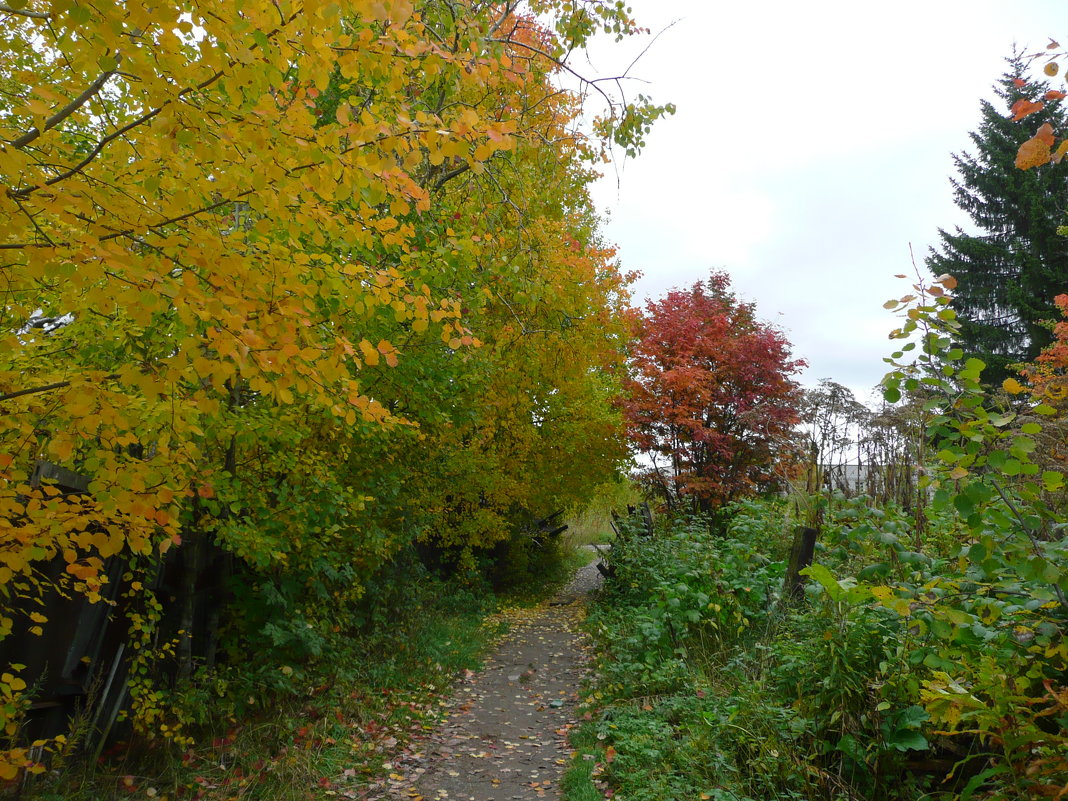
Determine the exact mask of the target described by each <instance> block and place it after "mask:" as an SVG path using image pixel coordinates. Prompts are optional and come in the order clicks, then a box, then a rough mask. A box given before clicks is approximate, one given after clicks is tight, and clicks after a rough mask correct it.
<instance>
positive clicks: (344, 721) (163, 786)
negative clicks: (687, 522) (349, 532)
mask: <svg viewBox="0 0 1068 801" xmlns="http://www.w3.org/2000/svg"><path fill="white" fill-rule="evenodd" d="M588 556H589V555H588V554H587V553H585V552H582V553H578V552H575V551H573V550H571V549H567V548H564V547H561V546H559V545H558V544H553V545H551V546H550V547H548V548H538V549H536V550H534V551H530V550H528V552H521V551H520V550H519V549H515V548H513V549H510V550H509V551H508V552H505V553H503V554H497V555H496V557H497V558H495V559H494V560H493V561H492V562H487V563H486V564H485V565H484V566H483V571H482V575H483V576H485V578H484V579H481V580H475V581H472V577H471V576H470V575H468V576H466V577H462V578H461V577H454V578H453V579H450V580H446V579H442V578H439V577H436V576H434V575H432V574H430V573H428V572H426V571H421V570H418V569H417V568H415V567H414V566H413V565H411V564H409V566H408V568H407V569H406V570H407V574H406V576H405V581H404V582H403V583H398V585H397V588H395V589H396V590H397V591H391V590H390V589H389V588H388V587H386V586H383V587H381V588H378V589H377V591H376V601H375V606H374V607H373V608H372V607H370V606H368V607H367V608H366V609H365V610H364V611H363V612H362V613H361V614H362V619H363V620H364V624H363V625H362V626H361V627H360V628H359V630H356V631H352V632H350V633H349V634H348V635H347V636H340V637H338V638H337V640H336V641H335V642H332V643H331V647H330V649H329V654H330V657H329V659H322V660H314V661H307V662H305V663H304V664H301V665H298V667H297V669H296V670H294V671H293V672H288V671H287V675H284V676H280V677H269V679H268V680H262V679H258V678H255V677H257V675H258V674H257V671H256V664H257V660H256V655H255V654H249V655H248V657H247V660H242V661H237V662H235V663H232V664H230V665H227V666H225V667H223V668H219V669H216V670H214V671H211V672H203V673H202V674H201V675H200V677H199V678H198V679H196V680H195V681H193V682H191V683H190V684H188V685H186V686H184V687H182V688H181V690H180V691H176V692H175V693H174V700H173V702H174V703H176V704H182V705H185V706H187V707H189V709H188V710H187V711H188V714H187V715H186V717H187V719H196V720H199V721H201V722H200V724H199V725H198V726H197V727H196V728H195V729H193V730H191V732H190V733H191V735H192V737H191V739H192V740H193V741H194V742H195V744H194V745H191V746H187V747H185V748H181V749H178V748H176V747H175V746H174V745H173V744H170V743H167V742H165V741H163V740H159V739H156V740H146V739H144V738H138V737H136V736H131V737H130V738H129V739H125V740H121V741H119V742H115V743H112V744H111V745H110V747H109V748H108V750H107V751H105V752H104V753H103V754H102V755H101V757H100V758H99V760H97V761H96V762H90V761H88V760H87V759H86V758H85V756H86V755H85V753H84V752H83V751H79V749H77V748H76V747H75V748H72V749H70V751H71V753H72V756H71V757H70V758H68V759H67V760H65V761H64V760H62V759H60V760H57V761H55V762H54V763H53V765H52V769H51V770H50V771H48V772H47V773H45V774H43V775H41V776H37V777H34V778H33V779H31V780H29V781H28V782H26V783H24V784H23V785H22V786H21V787H20V788H18V789H17V790H16V794H17V795H18V797H20V798H22V799H27V800H28V801H30V800H32V801H117V799H129V798H131V797H134V798H152V799H156V800H157V801H179V800H180V799H195V800H196V801H222V800H223V799H234V798H241V799H249V801H304V799H309V798H320V797H327V796H337V797H349V798H356V797H360V795H361V794H362V792H363V789H362V788H364V786H365V785H366V784H367V782H368V780H369V779H371V778H373V777H375V776H379V775H382V774H383V773H384V772H387V771H388V767H387V766H388V764H389V760H390V758H391V755H393V754H395V753H397V752H398V751H399V750H400V749H402V748H403V747H404V746H405V744H406V743H407V742H408V741H409V739H410V738H411V737H412V736H413V734H415V733H418V732H419V731H422V730H425V729H428V728H431V727H433V726H434V724H435V722H436V721H437V720H438V717H439V713H440V712H441V710H442V709H443V707H444V705H445V702H446V697H447V693H448V691H449V687H450V685H451V683H452V681H453V680H454V678H455V676H456V675H457V674H459V673H462V672H463V671H465V670H475V669H477V668H478V667H479V663H480V659H481V656H482V654H483V653H484V652H485V651H486V649H487V648H488V646H489V645H490V644H492V643H493V642H495V641H496V640H498V639H499V638H500V636H502V635H503V634H504V633H505V632H506V630H507V627H508V619H509V613H508V608H509V607H513V606H524V605H529V604H531V603H534V602H536V601H538V600H539V599H541V598H544V597H546V596H547V595H548V594H551V593H552V592H554V591H555V590H556V589H557V588H558V587H559V586H560V584H561V583H562V582H563V581H564V580H565V579H566V578H567V577H568V576H569V575H570V574H571V572H573V568H574V566H575V565H576V564H578V563H579V562H581V561H582V560H583V559H588ZM495 578H501V579H502V581H510V582H513V583H512V585H511V588H510V591H509V592H507V593H506V594H495V593H494V592H493V591H492V588H491V585H492V583H493V580H494V579H495ZM383 581H384V582H386V583H389V576H384V577H383ZM400 587H403V592H400V591H399V588H400ZM82 735H84V732H79V731H74V732H72V735H71V740H72V742H75V743H76V742H77V740H78V739H79V737H80V736H82Z"/></svg>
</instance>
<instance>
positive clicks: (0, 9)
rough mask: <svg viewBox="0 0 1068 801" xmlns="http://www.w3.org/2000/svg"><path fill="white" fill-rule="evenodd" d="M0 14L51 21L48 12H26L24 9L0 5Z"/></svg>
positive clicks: (50, 15)
mask: <svg viewBox="0 0 1068 801" xmlns="http://www.w3.org/2000/svg"><path fill="white" fill-rule="evenodd" d="M0 14H14V15H15V16H16V17H29V18H30V19H41V20H50V19H52V14H51V12H48V11H27V10H26V9H24V8H12V7H11V6H7V5H0Z"/></svg>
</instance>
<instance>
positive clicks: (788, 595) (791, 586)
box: [782, 526, 817, 601]
mask: <svg viewBox="0 0 1068 801" xmlns="http://www.w3.org/2000/svg"><path fill="white" fill-rule="evenodd" d="M816 534H817V531H816V529H814V528H811V527H810V526H798V527H797V528H796V529H794V541H793V543H792V544H791V545H790V561H789V563H788V564H787V566H786V579H785V581H784V582H783V588H782V594H783V598H784V599H785V600H787V601H791V600H793V601H800V600H801V599H802V598H804V595H805V577H804V576H802V575H801V571H802V570H804V569H805V568H806V567H808V566H809V565H811V564H812V557H813V556H814V555H815V553H816Z"/></svg>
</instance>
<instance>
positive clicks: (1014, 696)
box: [872, 275, 1068, 791]
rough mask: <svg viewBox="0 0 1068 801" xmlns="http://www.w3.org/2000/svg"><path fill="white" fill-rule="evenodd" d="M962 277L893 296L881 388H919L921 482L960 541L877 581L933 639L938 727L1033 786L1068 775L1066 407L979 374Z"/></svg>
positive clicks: (992, 770)
mask: <svg viewBox="0 0 1068 801" xmlns="http://www.w3.org/2000/svg"><path fill="white" fill-rule="evenodd" d="M900 277H904V276H900ZM956 283H957V282H956V280H955V279H954V278H953V277H952V276H949V275H943V276H941V277H939V278H936V279H935V280H934V281H933V282H925V281H923V280H922V279H921V280H919V281H917V282H916V283H915V284H914V285H913V291H912V292H910V293H909V294H906V295H904V296H903V297H901V298H899V299H896V300H892V301H889V302H888V303H887V304H886V307H887V308H888V309H891V310H893V311H894V312H895V313H897V314H898V315H899V316H900V317H901V318H902V324H901V326H900V327H899V328H897V329H896V330H895V331H893V332H892V333H891V335H890V336H891V338H892V339H895V340H902V341H903V344H902V346H901V347H900V349H899V350H897V351H896V352H895V353H893V354H892V355H891V357H890V358H888V359H886V361H887V363H888V364H889V365H890V366H891V370H890V372H889V373H888V374H887V375H886V377H885V378H884V379H883V389H884V393H883V394H884V397H885V398H886V400H887V401H888V402H891V403H896V402H898V401H899V400H900V399H901V398H902V396H903V395H909V396H911V397H916V396H920V397H921V398H923V405H922V409H923V413H924V416H925V423H926V431H927V440H928V447H927V449H926V458H925V459H924V460H923V462H922V463H920V464H919V465H917V469H918V470H919V473H920V477H919V480H920V484H921V486H922V487H925V488H926V489H927V492H928V494H929V496H930V498H931V506H932V508H933V509H934V510H935V511H936V512H938V511H943V512H950V513H951V514H952V513H954V512H955V521H954V523H953V524H954V525H955V526H957V542H958V543H959V544H958V545H957V546H956V550H955V552H953V553H950V554H946V556H948V557H950V560H949V561H948V562H937V563H935V564H939V565H941V566H942V567H940V568H939V569H935V568H930V567H929V568H927V569H919V570H917V571H916V572H914V573H913V574H912V576H911V579H910V581H909V582H903V583H899V584H896V585H894V586H888V587H873V588H872V593H873V596H874V597H875V598H876V599H877V601H878V602H879V603H881V604H882V605H883V606H886V607H888V608H891V609H894V610H895V611H897V612H898V613H899V614H900V615H901V616H902V617H904V618H907V619H908V620H909V625H910V629H911V630H913V631H915V632H917V633H919V634H920V635H921V636H922V637H923V638H924V640H925V642H926V647H925V649H924V651H923V664H924V665H925V666H926V667H927V668H929V669H930V673H929V674H928V676H927V677H926V679H925V681H924V683H923V688H922V690H921V697H922V699H923V702H924V705H925V707H926V709H927V711H928V713H929V714H930V715H931V719H932V721H933V723H934V724H935V725H936V726H938V727H940V729H939V731H938V732H936V733H939V734H946V735H971V736H974V737H977V738H978V739H979V741H981V742H982V743H984V744H985V745H987V746H988V747H989V749H990V750H989V751H988V752H987V753H985V754H982V756H985V757H988V758H989V757H993V759H992V760H991V762H990V766H989V767H988V768H987V769H986V770H984V771H982V773H981V774H980V775H981V776H982V777H983V778H982V779H979V780H978V781H984V780H986V779H990V778H995V777H996V778H997V779H998V781H999V782H1002V783H1008V784H1011V785H1013V786H1016V787H1018V788H1019V787H1023V786H1026V788H1028V791H1037V790H1039V789H1040V788H1041V787H1049V786H1053V784H1054V783H1055V782H1056V781H1059V780H1060V779H1062V778H1064V776H1065V775H1066V773H1068V760H1066V759H1065V758H1064V756H1063V754H1065V753H1068V749H1066V748H1065V745H1066V744H1068V736H1066V735H1065V731H1066V730H1068V692H1066V691H1065V688H1064V687H1063V686H1062V685H1063V676H1064V675H1065V674H1064V671H1065V669H1066V667H1068V644H1066V643H1065V639H1064V632H1065V623H1066V621H1068V600H1066V593H1068V539H1066V537H1065V527H1066V523H1065V522H1064V517H1063V511H1064V510H1063V508H1058V504H1057V502H1056V501H1057V499H1058V498H1059V497H1061V496H1060V495H1059V493H1060V491H1061V490H1062V489H1063V487H1064V482H1065V477H1064V475H1063V474H1062V473H1061V472H1059V471H1056V470H1043V469H1042V468H1041V467H1040V463H1042V461H1043V455H1042V454H1041V453H1040V452H1039V450H1038V445H1037V442H1038V439H1037V438H1038V436H1039V435H1041V434H1043V432H1044V429H1047V428H1051V426H1049V421H1050V420H1051V419H1052V418H1054V417H1055V416H1056V415H1057V409H1056V408H1055V407H1054V406H1051V405H1049V404H1048V403H1045V402H1043V399H1042V398H1041V397H1039V396H1036V395H1031V396H1030V397H1032V398H1034V399H1035V400H1027V398H1028V397H1029V396H1028V395H1027V394H1026V390H1025V388H1024V387H1023V385H1022V384H1020V382H1018V381H1017V380H1016V379H1008V380H1006V381H1005V382H1004V385H1003V390H1004V392H1002V393H995V392H992V391H991V390H990V389H989V388H988V387H986V386H984V385H983V383H982V382H981V376H982V371H983V368H984V367H985V365H984V363H983V362H982V361H981V360H979V359H975V358H968V357H966V355H965V353H964V351H963V350H962V349H961V347H959V346H958V344H957V335H958V331H959V323H958V321H957V315H956V312H955V311H954V309H953V308H952V303H951V294H950V293H951V291H952V290H953V288H954V287H955V286H956ZM1043 441H1045V440H1043ZM975 756H976V757H977V756H980V754H978V753H977V754H975ZM976 786H977V785H976Z"/></svg>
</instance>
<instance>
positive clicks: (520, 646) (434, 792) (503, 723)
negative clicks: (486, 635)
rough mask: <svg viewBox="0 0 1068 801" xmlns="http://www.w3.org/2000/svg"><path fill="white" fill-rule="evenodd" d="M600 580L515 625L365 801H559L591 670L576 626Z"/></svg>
mask: <svg viewBox="0 0 1068 801" xmlns="http://www.w3.org/2000/svg"><path fill="white" fill-rule="evenodd" d="M600 580H601V575H600V573H598V571H597V567H596V563H592V564H590V565H587V566H586V567H584V568H582V569H581V570H579V571H578V572H577V573H576V574H575V577H574V578H573V579H572V580H571V582H570V583H569V584H568V586H567V587H565V588H564V590H563V591H562V592H561V593H560V594H559V595H557V596H556V597H555V598H554V599H553V600H551V601H549V602H547V603H545V604H542V605H541V606H540V607H538V608H537V609H536V610H534V611H533V613H532V614H531V615H530V616H529V617H528V618H525V619H523V620H520V621H518V622H517V623H515V625H514V628H513V630H512V631H511V632H510V633H509V634H508V636H507V637H505V639H504V640H502V641H501V643H500V644H499V645H498V646H497V648H496V650H495V651H494V652H493V653H492V654H490V656H489V657H487V659H486V665H485V668H484V669H483V670H482V671H480V672H478V673H471V674H469V675H467V676H465V677H464V678H462V679H461V680H460V681H459V683H458V684H457V685H456V687H455V691H454V695H453V697H452V699H451V701H450V702H449V705H448V710H447V712H446V716H445V718H444V720H443V721H442V722H441V724H440V725H439V726H437V727H436V728H435V729H434V730H433V731H432V732H429V733H427V734H426V735H425V737H422V738H420V739H419V740H417V741H416V742H414V743H412V744H411V747H410V748H409V749H408V750H407V751H406V753H405V755H404V756H402V757H399V758H398V759H397V760H396V761H395V762H394V763H393V764H392V765H391V768H392V770H391V772H390V774H389V776H388V778H387V779H386V780H385V781H384V782H383V783H382V784H381V785H380V786H379V787H377V788H375V789H374V791H373V792H372V794H371V795H369V796H367V798H368V799H374V800H375V801H378V800H379V799H382V800H383V801H384V800H385V799H406V800H407V801H419V799H423V800H424V801H438V799H450V801H535V799H555V798H559V797H560V794H559V789H558V788H559V782H560V777H561V776H562V774H563V772H564V770H565V768H566V766H567V763H568V761H569V756H570V753H571V749H570V746H569V745H568V742H567V738H568V733H569V732H570V730H571V729H572V728H573V727H574V726H575V725H576V719H577V717H578V712H577V709H576V706H577V704H578V691H579V686H580V684H581V682H582V678H583V676H584V675H585V673H586V671H587V663H588V657H587V643H586V637H585V635H583V634H582V632H581V631H580V630H579V626H578V624H579V622H580V621H581V619H582V616H583V610H584V602H585V599H586V596H587V594H588V593H589V592H590V591H591V590H592V589H594V588H595V587H597V586H598V585H599V584H600Z"/></svg>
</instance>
